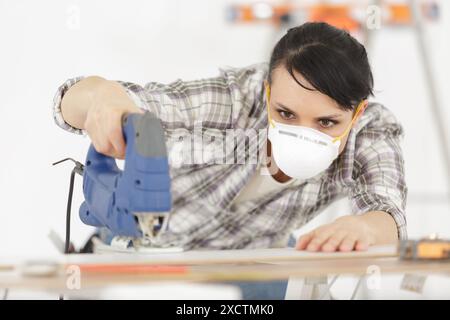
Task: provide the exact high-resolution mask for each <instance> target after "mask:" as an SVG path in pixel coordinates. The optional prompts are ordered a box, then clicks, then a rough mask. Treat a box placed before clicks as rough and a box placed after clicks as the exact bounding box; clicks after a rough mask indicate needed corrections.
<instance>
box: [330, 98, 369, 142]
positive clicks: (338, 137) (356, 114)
mask: <svg viewBox="0 0 450 320" xmlns="http://www.w3.org/2000/svg"><path fill="white" fill-rule="evenodd" d="M364 101H365V100H362V101H361V102H360V103H359V105H358V107H357V108H356V112H355V115H354V116H353V118H352V121H351V122H350V124H349V125H348V127H347V129H345V131H344V133H343V134H341V135H340V136H337V137H335V138H334V139H333V143H334V142H336V141H338V140H341V139H342V138H343V137H345V135H347V133H349V131H350V129H351V128H352V127H353V124H354V123H355V121H356V119H357V118H358V115H359V114H360V113H361V110H362V106H363V105H364Z"/></svg>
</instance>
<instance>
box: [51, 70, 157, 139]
mask: <svg viewBox="0 0 450 320" xmlns="http://www.w3.org/2000/svg"><path fill="white" fill-rule="evenodd" d="M83 79H85V77H84V76H80V77H75V78H70V79H68V80H66V81H65V82H64V83H63V84H62V85H60V86H59V88H58V90H57V91H56V94H55V96H54V98H53V104H52V110H53V119H54V121H55V123H56V125H58V126H59V127H60V128H62V129H64V130H66V131H68V132H72V133H75V134H80V135H85V134H86V131H85V130H82V129H79V128H75V127H73V126H71V125H70V124H69V123H67V122H66V121H65V119H64V117H63V115H62V112H61V102H62V99H63V97H64V95H65V94H66V92H67V91H68V90H69V89H70V88H71V87H72V86H74V85H75V84H76V83H78V82H79V81H81V80H83ZM117 83H119V84H121V85H122V87H123V88H124V89H125V91H126V93H127V94H128V96H129V97H130V99H132V100H133V102H134V103H135V104H136V106H138V107H139V108H141V109H145V110H147V109H148V108H149V107H148V105H147V104H146V103H145V90H144V88H143V87H142V86H139V85H137V84H135V83H131V82H125V81H117Z"/></svg>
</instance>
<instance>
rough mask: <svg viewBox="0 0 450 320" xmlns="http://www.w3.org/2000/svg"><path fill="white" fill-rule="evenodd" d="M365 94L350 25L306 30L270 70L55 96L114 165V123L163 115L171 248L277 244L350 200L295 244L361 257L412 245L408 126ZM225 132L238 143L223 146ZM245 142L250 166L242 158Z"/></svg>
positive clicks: (73, 86) (76, 85) (67, 89)
mask: <svg viewBox="0 0 450 320" xmlns="http://www.w3.org/2000/svg"><path fill="white" fill-rule="evenodd" d="M372 92H373V78H372V73H371V69H370V66H369V62H368V59H367V54H366V51H365V49H364V47H363V46H362V45H361V44H360V43H358V42H357V41H356V40H355V39H354V38H353V37H351V36H350V35H349V34H348V33H347V32H345V31H342V30H339V29H336V28H334V27H332V26H330V25H328V24H325V23H306V24H303V25H301V26H299V27H296V28H293V29H290V30H289V31H288V32H287V34H286V35H285V36H284V37H283V38H282V39H281V40H280V41H279V42H278V43H277V44H276V46H275V48H274V50H273V52H272V56H271V59H270V63H269V65H266V64H258V65H252V66H249V67H246V68H240V69H233V68H228V69H225V70H221V74H220V76H218V77H215V78H210V79H202V80H197V81H188V82H183V81H181V80H178V81H175V82H173V83H170V84H167V85H164V84H159V83H148V84H147V85H146V86H145V87H141V86H139V85H136V84H133V83H125V82H117V81H108V80H105V79H103V78H101V77H98V76H91V77H86V78H75V79H70V80H68V81H67V82H65V83H64V84H63V85H62V86H61V87H60V88H59V90H58V92H57V94H56V97H55V101H54V115H55V120H56V123H57V124H58V125H59V126H61V127H62V128H64V129H66V130H68V131H71V132H76V133H83V131H84V132H86V133H87V134H88V135H89V137H90V138H91V140H92V143H93V145H94V147H95V148H96V149H97V150H98V151H99V152H102V153H104V154H107V155H110V156H113V157H116V158H123V157H124V152H125V151H124V150H125V145H124V141H123V137H122V132H121V117H122V115H123V114H124V113H128V112H142V111H143V110H150V111H152V112H154V113H156V114H157V115H158V117H159V118H160V119H161V121H162V123H163V125H164V127H165V131H166V135H167V144H168V147H169V150H170V151H171V162H172V164H173V165H172V168H171V175H172V192H173V210H172V217H171V222H170V228H169V232H168V233H167V234H164V238H163V239H164V241H165V242H166V243H173V244H175V245H180V244H181V245H183V246H185V247H187V248H196V247H204V248H205V247H206V248H216V249H217V248H244V247H245V248H254V247H270V246H285V245H286V244H287V242H288V239H289V235H290V234H291V232H292V230H294V229H296V228H299V227H300V226H302V225H303V224H305V223H306V222H308V221H309V220H311V219H312V218H313V217H315V216H316V215H317V214H318V213H319V212H320V211H321V210H322V209H323V208H324V207H326V206H327V205H328V204H329V203H331V202H332V201H333V200H335V199H337V198H339V197H342V196H348V197H349V199H350V201H351V203H352V212H348V213H346V214H347V215H345V216H343V217H341V218H338V219H337V220H335V221H332V222H330V223H328V224H326V225H323V226H321V227H319V228H317V229H315V230H313V231H312V232H310V233H308V234H304V235H302V236H301V237H300V238H299V239H298V240H297V244H296V247H297V248H298V249H299V250H309V251H351V250H366V249H367V248H368V247H369V246H371V245H375V244H377V245H378V244H388V243H394V242H396V241H397V240H398V239H399V238H406V220H405V213H404V210H405V201H406V193H407V188H406V185H405V181H404V168H403V158H402V152H401V149H400V147H399V139H400V138H401V135H402V129H401V126H400V125H399V124H398V123H397V121H396V120H395V118H394V117H393V115H392V113H391V112H389V110H388V109H386V108H385V107H383V106H382V105H380V104H378V103H369V102H368V100H367V99H368V97H369V96H371V95H372ZM230 131H232V132H234V133H236V132H241V133H242V132H244V138H242V139H238V138H236V136H238V135H235V136H234V138H233V139H231V140H232V142H230V141H229V139H228V140H227V139H226V138H225V139H224V137H227V134H228V133H229V132H230ZM249 132H250V133H249ZM255 132H256V133H257V134H254V133H255ZM235 138H236V139H235ZM199 141H200V142H199ZM217 141H219V142H220V143H219V144H218V143H217ZM223 141H225V143H222V142H223ZM261 141H262V142H263V143H261ZM180 144H181V147H180ZM230 145H231V146H232V147H231V148H224V147H227V146H230ZM252 148H253V149H254V150H256V154H257V159H258V161H256V162H254V161H249V160H248V159H249V158H252V157H251V156H247V155H245V154H244V155H242V152H244V153H245V152H247V151H249V150H250V149H252ZM180 150H181V151H180ZM198 150H201V152H200V156H198V154H199V153H198ZM205 150H209V151H208V152H206V151H205ZM211 150H212V151H211ZM224 150H225V151H224ZM242 150H243V151H242ZM218 151H224V152H218ZM180 155H181V161H175V160H174V159H175V158H177V159H178V160H180ZM199 159H200V160H199ZM224 159H228V160H230V159H231V160H233V161H224ZM252 159H254V157H253V158H252Z"/></svg>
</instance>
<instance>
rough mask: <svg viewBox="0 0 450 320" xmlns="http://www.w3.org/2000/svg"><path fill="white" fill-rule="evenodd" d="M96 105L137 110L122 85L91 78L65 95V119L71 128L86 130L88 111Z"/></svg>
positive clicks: (63, 105)
mask: <svg viewBox="0 0 450 320" xmlns="http://www.w3.org/2000/svg"><path fill="white" fill-rule="evenodd" d="M94 104H97V105H99V104H102V105H114V106H117V105H121V106H122V107H123V108H124V109H127V110H133V109H137V107H136V106H135V104H134V103H133V101H132V100H131V99H130V98H129V96H128V94H127V93H126V91H125V89H124V88H123V87H122V85H120V84H119V83H117V82H115V81H109V80H106V79H104V78H102V77H98V76H90V77H87V78H85V79H83V80H81V81H79V82H77V83H76V84H75V85H73V86H72V87H71V88H70V89H69V90H68V91H67V92H66V94H65V95H64V97H63V99H62V102H61V112H62V115H63V118H64V120H65V121H66V122H67V123H69V124H70V125H71V126H73V127H75V128H79V129H85V122H86V117H87V114H88V111H89V110H90V109H91V108H92V106H93V105H94Z"/></svg>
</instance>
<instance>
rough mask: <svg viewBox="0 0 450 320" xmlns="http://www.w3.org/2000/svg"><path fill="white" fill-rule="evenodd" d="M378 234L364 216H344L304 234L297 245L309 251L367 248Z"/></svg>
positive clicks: (297, 247)
mask: <svg viewBox="0 0 450 320" xmlns="http://www.w3.org/2000/svg"><path fill="white" fill-rule="evenodd" d="M375 242H376V235H375V232H374V231H373V230H372V228H371V226H370V225H369V223H368V222H367V221H366V220H365V219H363V216H343V217H340V218H338V219H336V220H335V221H334V222H332V223H330V224H326V225H323V226H320V227H318V228H316V229H314V230H313V231H311V232H309V233H307V234H304V235H302V236H301V237H300V238H299V239H298V241H297V245H296V249H298V250H307V251H325V252H333V251H352V250H358V251H363V250H367V249H368V248H369V246H371V245H373V244H375Z"/></svg>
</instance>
